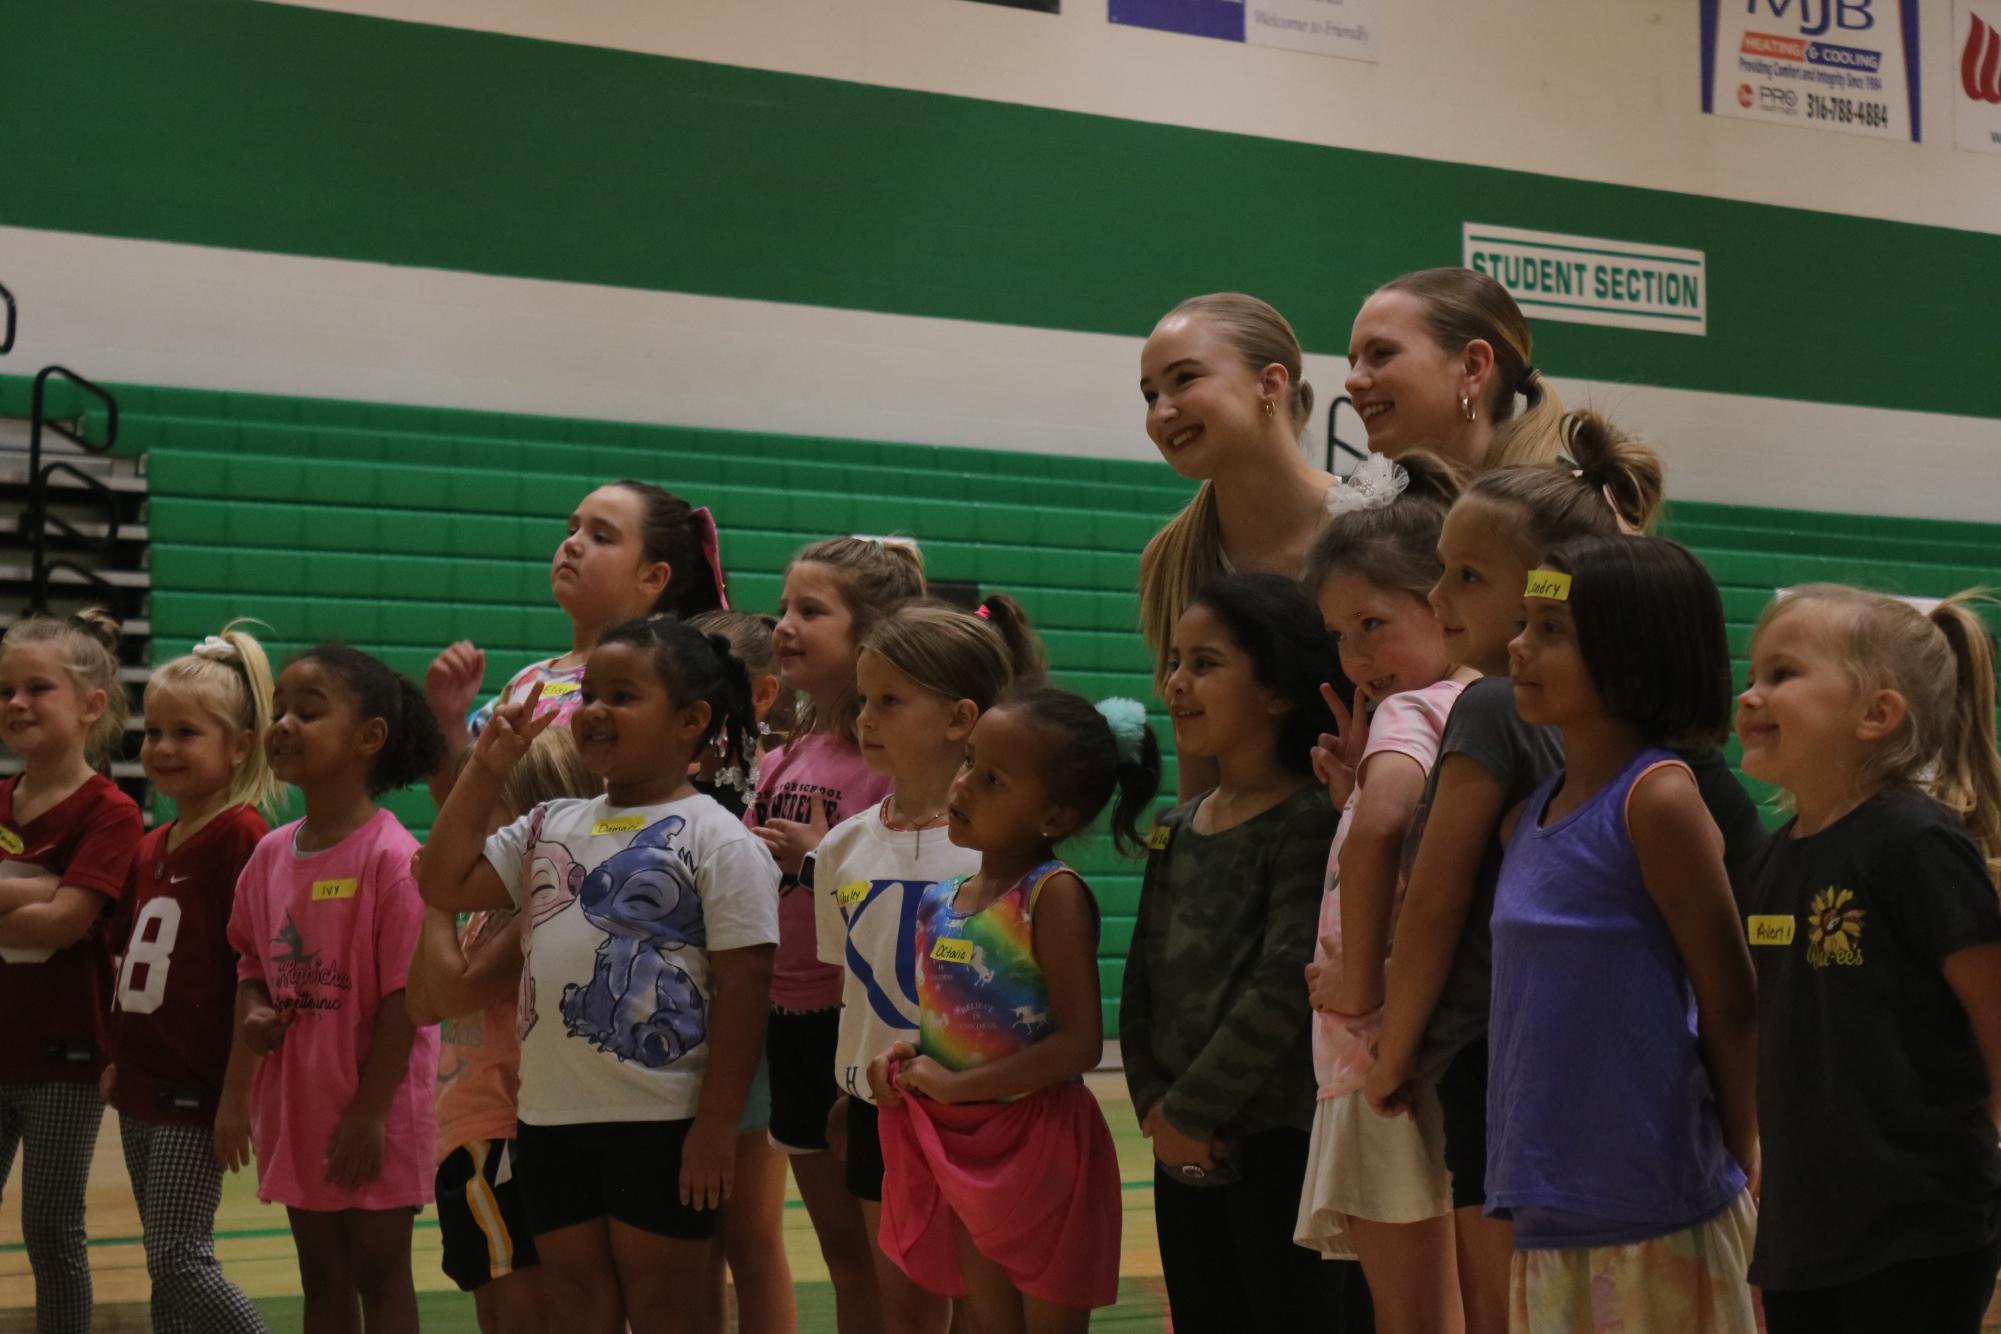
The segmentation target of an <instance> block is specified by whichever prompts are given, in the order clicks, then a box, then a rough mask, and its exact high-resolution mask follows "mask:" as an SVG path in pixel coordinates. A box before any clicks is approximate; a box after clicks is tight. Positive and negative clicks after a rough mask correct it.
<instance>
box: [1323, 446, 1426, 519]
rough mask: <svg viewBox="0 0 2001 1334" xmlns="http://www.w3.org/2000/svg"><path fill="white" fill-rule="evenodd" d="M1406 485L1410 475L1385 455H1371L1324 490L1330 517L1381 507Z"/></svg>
mask: <svg viewBox="0 0 2001 1334" xmlns="http://www.w3.org/2000/svg"><path fill="white" fill-rule="evenodd" d="M1409 485H1410V474H1409V473H1408V472H1406V471H1404V467H1403V465H1402V464H1400V463H1397V462H1396V461H1394V460H1393V459H1391V458H1390V456H1389V455H1387V454H1371V455H1369V457H1367V458H1366V459H1363V460H1362V463H1361V466H1360V467H1358V468H1356V469H1355V471H1353V472H1351V473H1349V474H1348V476H1347V479H1346V480H1345V481H1343V482H1342V483H1341V484H1340V485H1339V486H1337V487H1334V488H1333V489H1332V490H1331V491H1329V492H1328V493H1327V513H1328V515H1329V516H1330V517H1338V516H1340V515H1343V514H1353V513H1355V512H1356V511H1358V510H1374V509H1381V508H1383V506H1385V505H1388V504H1391V503H1393V502H1394V501H1395V500H1396V498H1397V497H1398V496H1400V495H1402V494H1403V492H1404V488H1405V487H1407V486H1409Z"/></svg>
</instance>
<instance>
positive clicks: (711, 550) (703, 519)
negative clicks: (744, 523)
mask: <svg viewBox="0 0 2001 1334" xmlns="http://www.w3.org/2000/svg"><path fill="white" fill-rule="evenodd" d="M694 518H695V531H696V532H697V533H699V534H700V535H701V538H702V555H703V557H704V558H705V559H706V560H707V561H708V562H709V575H710V577H711V578H713V579H714V580H715V581H716V600H717V601H718V602H720V603H721V604H722V608H723V610H724V611H728V610H729V609H730V595H729V586H728V584H726V583H725V582H724V580H723V549H722V538H721V536H720V535H719V534H718V533H717V532H716V516H715V515H713V514H711V513H710V512H709V507H708V506H707V505H703V506H701V507H700V508H698V509H696V510H695V512H694Z"/></svg>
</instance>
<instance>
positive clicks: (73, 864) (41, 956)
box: [0, 774, 145, 1081]
mask: <svg viewBox="0 0 2001 1334" xmlns="http://www.w3.org/2000/svg"><path fill="white" fill-rule="evenodd" d="M20 781H21V780H20V778H19V777H14V778H9V779H6V780H5V781H4V782H0V866H5V865H7V864H11V865H12V867H13V868H16V869H11V870H5V871H0V874H16V875H17V874H20V873H21V872H20V870H19V869H18V868H20V867H22V866H27V867H30V868H33V869H34V870H37V871H50V872H53V873H54V874H55V876H56V878H57V880H58V881H59V882H60V883H61V884H63V885H64V886H66V887H74V888H76V889H87V890H90V891H92V892H94V893H98V894H102V895H104V899H105V903H104V909H103V910H102V911H100V912H99V913H98V915H97V918H96V920H95V921H93V922H92V923H91V925H90V929H89V930H88V931H86V932H84V934H83V939H81V940H79V941H77V942H76V943H75V944H74V945H70V946H68V947H67V948H64V949H59V950H54V949H19V948H11V947H10V948H4V949H0V1015H4V1016H6V1019H5V1022H4V1023H0V1080H8V1081H11V1080H22V1081H43V1080H51V1079H54V1080H85V1079H89V1080H95V1079H96V1078H97V1076H98V1074H99V1073H100V1072H101V1071H102V1070H103V1069H104V1053H105V1037H106V1034H105V1024H104V1016H105V1014H106V1012H107V1011H108V1010H109V1009H110V1002H111V918H112V908H113V905H114V904H116V903H117V901H118V899H119V898H120V896H122V895H123V894H124V893H125V885H126V880H127V879H128V877H129V876H130V874H131V870H132V854H133V851H134V850H135V849H136V848H137V847H138V845H139V839H140V837H141V836H142V835H143V834H144V833H145V823H144V822H143V821H142V820H140V818H139V808H138V807H137V806H135V805H133V804H132V798H130V797H128V796H126V795H125V794H124V793H123V792H120V791H119V790H118V786H117V784H115V783H113V782H112V781H111V780H110V779H108V778H106V777H104V776H103V775H102V774H92V775H91V776H90V777H89V778H88V779H86V780H85V781H84V783H83V785H82V786H81V787H79V788H77V790H76V791H74V792H72V793H70V794H69V795H68V796H67V797H64V798H63V799H62V800H61V801H59V802H57V803H56V804H55V805H54V806H51V807H50V808H49V809H48V810H46V811H43V812H42V813H41V814H40V815H38V816H36V817H35V818H34V819H32V820H29V821H26V822H25V823H23V822H20V821H17V820H16V819H15V818H14V789H15V788H16V787H17V786H19V784H20Z"/></svg>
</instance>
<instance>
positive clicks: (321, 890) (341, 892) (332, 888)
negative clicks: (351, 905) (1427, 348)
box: [313, 878, 358, 903]
mask: <svg viewBox="0 0 2001 1334" xmlns="http://www.w3.org/2000/svg"><path fill="white" fill-rule="evenodd" d="M357 883H358V882H357V881H355V880H353V879H351V878H350V879H347V880H315V881H313V902H314V903H325V902H327V901H328V900H329V899H351V898H353V897H354V889H355V885H356V884H357Z"/></svg>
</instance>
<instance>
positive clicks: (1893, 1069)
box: [1743, 790, 2001, 1290]
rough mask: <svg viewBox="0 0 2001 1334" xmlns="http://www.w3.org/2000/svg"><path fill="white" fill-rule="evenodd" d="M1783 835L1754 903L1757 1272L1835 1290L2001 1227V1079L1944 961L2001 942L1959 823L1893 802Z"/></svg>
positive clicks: (1920, 801)
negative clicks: (1999, 1108)
mask: <svg viewBox="0 0 2001 1334" xmlns="http://www.w3.org/2000/svg"><path fill="white" fill-rule="evenodd" d="M1791 835H1792V827H1791V826H1790V825H1788V826H1787V827H1786V828H1785V829H1783V830H1781V831H1779V833H1778V834H1777V835H1775V836H1774V837H1773V839H1772V841H1771V843H1770V845H1769V846H1768V847H1767V848H1766V849H1765V853H1764V856H1763V858H1762V859H1761V860H1760V862H1759V864H1758V873H1757V875H1756V876H1755V877H1754V878H1753V879H1752V881H1751V884H1750V886H1749V889H1748V891H1747V892H1746V894H1745V902H1744V904H1743V908H1744V920H1745V931H1746V936H1747V938H1748V939H1749V941H1750V944H1751V957H1752V960H1753V962H1754V963H1755V964H1756V966H1757V970H1758V1008H1759V1021H1758V1120H1759V1132H1760V1138H1761V1140H1762V1143H1763V1154H1764V1191H1763V1198H1762V1200H1761V1202H1760V1206H1759V1218H1758V1245H1757V1251H1756V1254H1755V1256H1754V1257H1753V1260H1752V1264H1751V1279H1752V1281H1753V1282H1755V1283H1758V1284H1760V1285H1762V1286H1764V1287H1768V1288H1776V1289H1780V1290H1792V1289H1803V1288H1822V1287H1833V1286H1836V1285H1839V1284H1842V1283H1846V1282H1850V1281H1852V1280H1854V1279H1858V1278H1862V1277H1864V1276H1866V1275H1868V1274H1870V1273H1873V1272H1875V1271H1876V1270H1879V1269H1883V1268H1886V1267H1887V1266H1889V1265H1892V1264H1897V1263H1900V1262H1902V1261H1905V1260H1915V1259H1922V1258H1926V1257H1933V1256H1948V1255H1955V1254H1959V1253H1961V1252H1965V1251H1971V1250H1975V1249H1978V1248H1980V1247H1982V1246H1985V1245H1986V1244H1987V1243H1988V1242H1989V1241H1991V1240H1993V1238H1994V1237H1995V1235H1996V1231H1997V1228H2001V1142H1997V1137H1996V1132H1995V1127H1994V1123H1993V1122H1992V1121H1991V1120H1989V1118H1988V1112H1987V1100H1988V1081H1987V1067H1986V1065H1985V1063H1984V1062H1983V1061H1982V1059H1981V1055H1980V1049H1979V1047H1978V1046H1977V1045H1976V1044H1975V1042H1974V1038H1973V1031H1972V1028H1971V1026H1970V1025H1969V1023H1968V1021H1967V1017H1966V1012H1965V1011H1964V1010H1963V1009H1962V1008H1961V1006H1960V1004H1959V1001H1958V998H1957V997H1955V996H1954V994H1953V992H1952V988H1951V987H1950V986H1948V985H1947V983H1946V980H1945V975H1944V974H1943V972H1941V971H1940V965H1941V964H1942V963H1943V962H1944V960H1945V959H1946V958H1948V957H1949V956H1951V955H1953V954H1956V953H1958V952H1959V951H1961V950H1964V949H1968V948H1971V947H1973V946H1976V945H1987V944H1992V943H1995V942H1997V941H2001V899H1997V897H1996V894H1995V887H1994V884H1993V882H1992V881H1991V880H1990V879H1989V878H1988V875H1987V867H1986V864H1985V862H1984V861H1983V860H1982V859H1981V856H1980V851H1979V849H1978V847H1977V846H1976V845H1975V844H1974V842H1973V840H1972V839H1971V838H1970V837H1968V835H1967V833H1966V831H1965V829H1964V828H1963V827H1962V826H1961V825H1960V824H1959V822H1958V820H1957V819H1955V818H1954V817H1953V815H1952V814H1951V813H1950V812H1949V811H1947V810H1946V809H1945V808H1944V807H1942V806H1940V805H1939V804H1938V803H1937V802H1935V801H1933V800H1931V799H1930V798H1929V797H1926V796H1924V795H1922V794H1920V793H1917V792H1912V791H1908V790H1899V791H1889V792H1882V793H1879V794H1877V795H1876V796H1874V797H1872V798H1870V799H1869V800H1868V801H1866V802H1864V803H1863V804H1862V805H1861V806H1859V807H1857V808H1856V809H1855V810H1854V811H1852V812H1850V813H1849V814H1848V815H1846V816H1844V817H1842V818H1841V819H1840V820H1838V821H1836V822H1835V823H1834V824H1832V825H1830V826H1828V828H1826V829H1824V830H1822V831H1821V832H1820V833H1818V834H1815V835H1813V836H1811V837H1808V838H1793V837H1792V836H1791Z"/></svg>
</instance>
